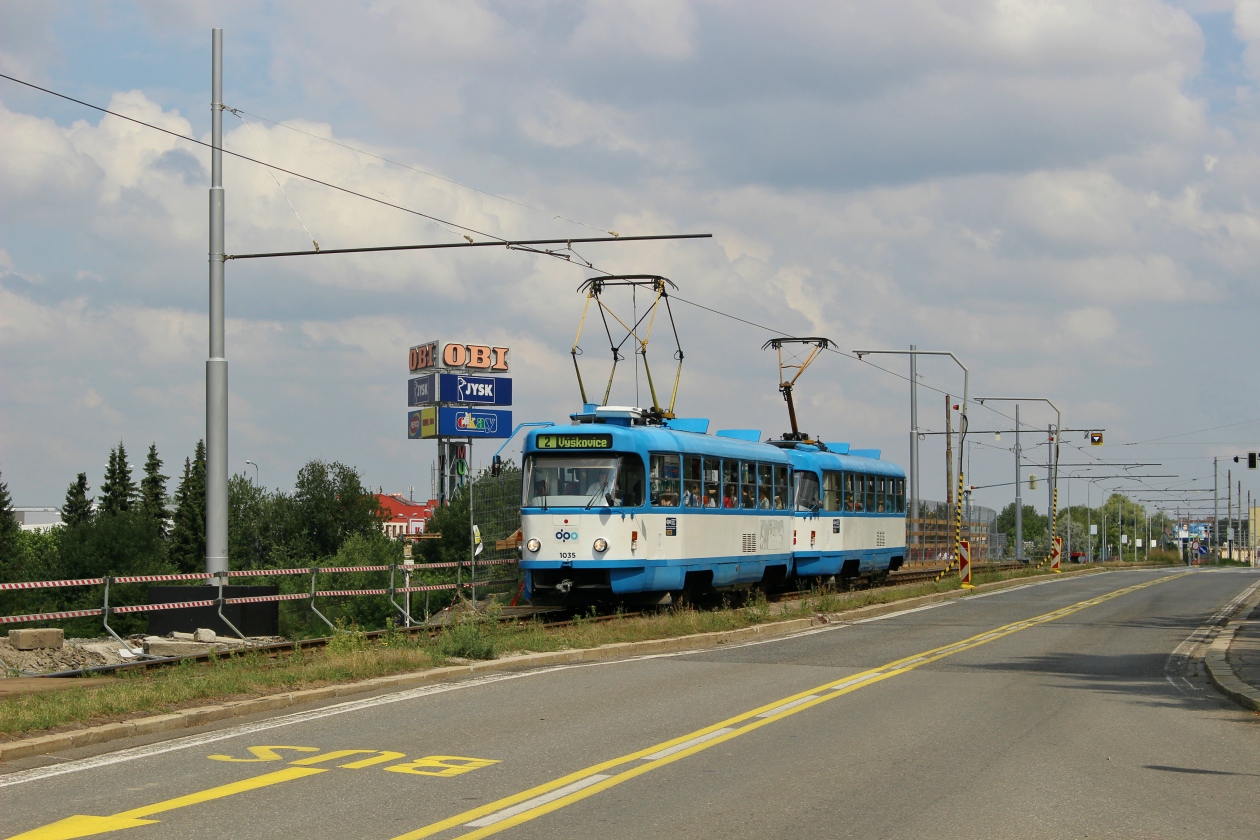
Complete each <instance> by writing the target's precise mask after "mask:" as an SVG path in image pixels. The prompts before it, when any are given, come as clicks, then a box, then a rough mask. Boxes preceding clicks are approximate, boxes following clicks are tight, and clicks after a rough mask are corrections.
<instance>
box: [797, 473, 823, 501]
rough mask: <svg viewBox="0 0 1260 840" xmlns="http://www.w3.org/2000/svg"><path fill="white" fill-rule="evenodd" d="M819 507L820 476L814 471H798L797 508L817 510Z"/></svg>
mask: <svg viewBox="0 0 1260 840" xmlns="http://www.w3.org/2000/svg"><path fill="white" fill-rule="evenodd" d="M817 508H818V476H817V475H815V474H814V473H812V472H800V471H799V470H798V471H797V473H796V509H797V510H808V511H812V510H816V509H817Z"/></svg>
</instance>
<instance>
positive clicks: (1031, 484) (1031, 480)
mask: <svg viewBox="0 0 1260 840" xmlns="http://www.w3.org/2000/svg"><path fill="white" fill-rule="evenodd" d="M1028 489H1029V490H1036V489H1037V474H1036V473H1033V474H1031V475H1029V476H1028Z"/></svg>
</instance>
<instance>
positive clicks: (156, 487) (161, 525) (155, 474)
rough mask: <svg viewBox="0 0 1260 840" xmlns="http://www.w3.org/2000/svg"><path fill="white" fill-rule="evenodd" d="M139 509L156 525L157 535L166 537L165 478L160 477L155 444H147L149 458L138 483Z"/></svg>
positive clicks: (159, 461)
mask: <svg viewBox="0 0 1260 840" xmlns="http://www.w3.org/2000/svg"><path fill="white" fill-rule="evenodd" d="M140 509H141V510H142V511H144V513H145V514H146V515H148V516H149V517H150V518H152V519H153V521H154V522H156V523H157V526H158V533H159V534H161V535H162V536H163V537H165V536H166V516H167V510H166V476H164V475H162V459H161V458H159V457H158V451H157V444H156V443H152V444H149V457H148V458H147V459H146V460H145V462H144V478H143V479H142V480H141V481H140Z"/></svg>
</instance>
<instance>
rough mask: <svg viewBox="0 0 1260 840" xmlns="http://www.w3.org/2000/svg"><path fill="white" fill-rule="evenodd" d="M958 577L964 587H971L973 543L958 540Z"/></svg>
mask: <svg viewBox="0 0 1260 840" xmlns="http://www.w3.org/2000/svg"><path fill="white" fill-rule="evenodd" d="M958 577H959V582H960V584H961V586H962V588H963V589H971V588H972V586H971V543H970V542H968V541H967V540H959V541H958Z"/></svg>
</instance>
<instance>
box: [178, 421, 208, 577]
mask: <svg viewBox="0 0 1260 840" xmlns="http://www.w3.org/2000/svg"><path fill="white" fill-rule="evenodd" d="M205 557H206V444H205V442H204V441H200V440H199V441H197V449H196V452H195V453H194V457H193V458H192V459H191V460H190V459H188V458H185V459H184V474H183V476H182V477H181V478H180V481H179V487H178V488H176V490H175V526H174V527H173V528H172V529H171V548H170V558H171V560H173V561H174V562H175V564H176V565H177V566H178V567H179V570H180V571H181V572H196V571H200V570H201V569H203V568H205Z"/></svg>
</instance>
